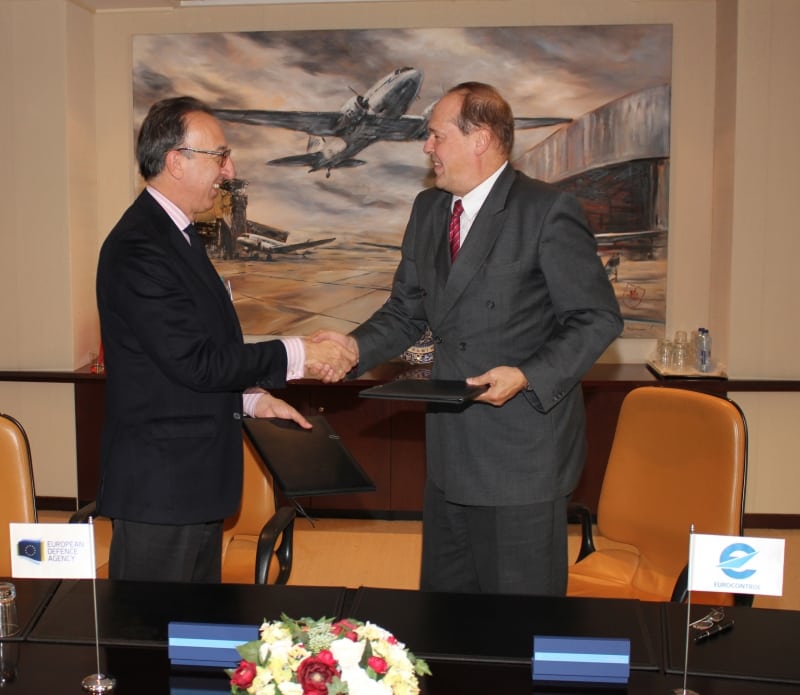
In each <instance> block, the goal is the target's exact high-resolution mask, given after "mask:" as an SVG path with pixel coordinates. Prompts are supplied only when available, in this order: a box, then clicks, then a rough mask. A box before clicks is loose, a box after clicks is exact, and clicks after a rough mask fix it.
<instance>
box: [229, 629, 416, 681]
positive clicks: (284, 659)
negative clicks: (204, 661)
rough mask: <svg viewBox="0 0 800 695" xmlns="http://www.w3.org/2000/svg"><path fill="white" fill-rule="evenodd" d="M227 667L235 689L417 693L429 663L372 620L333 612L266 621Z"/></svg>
mask: <svg viewBox="0 0 800 695" xmlns="http://www.w3.org/2000/svg"><path fill="white" fill-rule="evenodd" d="M259 633H260V639H258V640H254V641H253V642H247V643H246V644H242V645H240V646H239V647H237V650H238V652H239V654H240V655H241V657H242V661H241V662H240V664H239V666H238V668H235V669H227V671H226V672H227V673H228V675H229V676H230V677H231V693H232V694H233V695H318V694H319V695H343V694H344V693H348V694H349V695H414V694H415V693H419V680H418V676H423V675H430V673H431V672H430V669H429V668H428V664H426V663H425V661H423V660H422V659H418V658H416V657H415V656H414V655H413V654H412V653H411V652H410V651H409V650H408V649H406V647H405V645H404V644H403V643H402V642H399V641H398V640H397V639H396V638H395V637H394V635H392V634H391V633H390V632H388V631H386V630H384V629H383V628H382V627H378V626H377V625H373V624H372V623H369V622H367V623H362V622H360V621H358V620H353V619H345V620H339V621H336V622H334V620H333V618H322V619H321V620H312V619H311V618H301V619H300V620H293V619H292V618H289V617H288V616H286V615H281V619H280V620H276V621H272V622H269V621H264V623H263V624H262V625H261V628H260V630H259Z"/></svg>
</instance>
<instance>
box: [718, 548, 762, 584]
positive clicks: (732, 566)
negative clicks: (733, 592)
mask: <svg viewBox="0 0 800 695" xmlns="http://www.w3.org/2000/svg"><path fill="white" fill-rule="evenodd" d="M756 555H758V551H757V550H756V549H755V548H753V547H752V546H749V545H747V543H731V544H730V545H729V546H727V547H726V548H724V549H723V551H722V552H721V553H720V555H719V564H718V565H717V567H719V568H720V569H721V570H722V572H723V574H725V575H726V576H727V577H730V578H731V579H735V580H737V581H743V580H745V579H749V578H750V577H752V576H753V575H754V574H755V573H756V570H754V569H742V568H743V567H745V566H746V565H747V564H749V563H750V561H751V560H752V559H753V558H754V557H755V556H756Z"/></svg>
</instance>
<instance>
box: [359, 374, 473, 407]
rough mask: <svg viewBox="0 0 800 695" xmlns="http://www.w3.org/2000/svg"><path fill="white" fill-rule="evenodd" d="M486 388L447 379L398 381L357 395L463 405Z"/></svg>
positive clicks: (373, 387)
mask: <svg viewBox="0 0 800 695" xmlns="http://www.w3.org/2000/svg"><path fill="white" fill-rule="evenodd" d="M486 388H487V387H486V386H471V385H470V384H468V383H467V382H466V381H450V380H447V379H398V380H397V381H389V382H387V383H385V384H380V385H378V386H372V387H370V388H368V389H364V390H363V391H361V392H359V394H358V395H359V396H361V397H362V398H388V399H391V400H399V401H428V402H429V403H450V404H452V405H463V404H465V403H468V402H469V401H471V400H473V399H474V398H476V397H477V396H479V395H480V394H482V393H483V392H484V391H486Z"/></svg>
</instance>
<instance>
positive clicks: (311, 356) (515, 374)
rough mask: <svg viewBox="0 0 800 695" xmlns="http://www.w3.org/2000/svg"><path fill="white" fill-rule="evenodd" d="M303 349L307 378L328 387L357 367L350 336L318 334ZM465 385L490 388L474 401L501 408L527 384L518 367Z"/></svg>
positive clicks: (494, 371) (500, 369)
mask: <svg viewBox="0 0 800 695" xmlns="http://www.w3.org/2000/svg"><path fill="white" fill-rule="evenodd" d="M303 341H304V344H305V349H306V374H307V375H308V376H312V377H313V378H315V379H319V380H320V381H322V382H324V383H326V384H329V383H333V382H336V381H340V380H341V379H343V378H344V377H345V375H346V374H347V373H348V372H350V371H351V370H352V369H353V367H355V366H356V364H358V343H357V342H356V340H355V338H353V337H352V336H350V335H343V334H342V333H339V332H337V331H330V330H319V331H317V332H316V333H313V334H312V335H310V336H308V337H306V338H304V339H303ZM467 383H468V384H472V385H476V386H481V385H487V386H488V387H489V388H488V389H487V390H486V392H485V393H482V394H481V395H480V396H478V398H476V400H478V401H482V402H484V403H489V404H491V405H494V406H501V405H503V403H505V402H506V401H508V400H509V399H510V398H513V397H514V396H516V395H517V394H518V393H519V392H520V391H522V390H523V389H524V388H526V386H527V384H528V380H527V378H526V377H525V375H524V374H523V373H522V370H520V369H519V368H518V367H508V366H500V367H494V368H493V369H490V370H489V371H487V372H484V373H483V374H480V375H478V376H473V377H469V378H468V379H467Z"/></svg>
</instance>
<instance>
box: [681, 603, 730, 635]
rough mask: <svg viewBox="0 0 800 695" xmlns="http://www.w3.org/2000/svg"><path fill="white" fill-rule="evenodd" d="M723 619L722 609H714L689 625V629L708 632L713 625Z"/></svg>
mask: <svg viewBox="0 0 800 695" xmlns="http://www.w3.org/2000/svg"><path fill="white" fill-rule="evenodd" d="M724 619H725V611H724V610H723V609H722V608H714V609H713V610H711V611H709V612H708V613H707V614H706V615H704V616H703V617H702V618H698V619H697V620H695V621H694V622H692V623H689V627H691V628H692V629H694V630H701V631H703V630H710V629H711V628H712V627H714V625H716V624H717V623H719V622H721V621H722V620H724Z"/></svg>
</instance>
